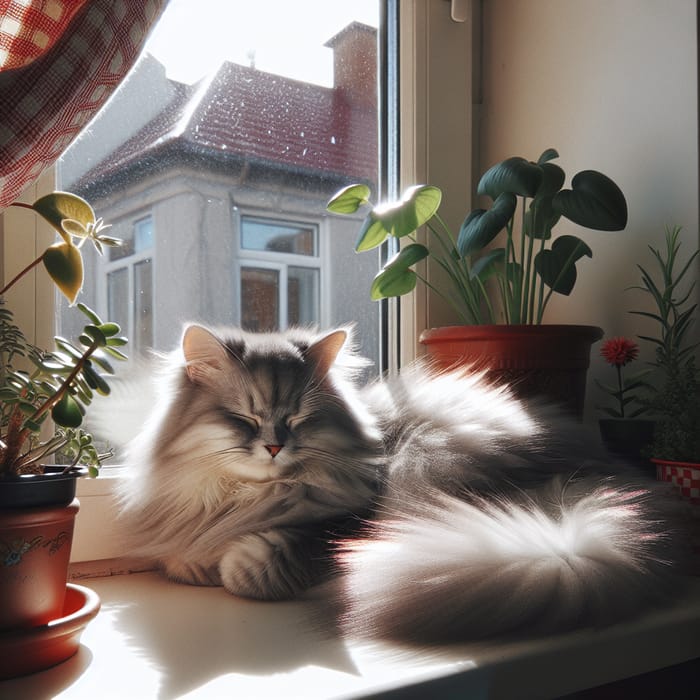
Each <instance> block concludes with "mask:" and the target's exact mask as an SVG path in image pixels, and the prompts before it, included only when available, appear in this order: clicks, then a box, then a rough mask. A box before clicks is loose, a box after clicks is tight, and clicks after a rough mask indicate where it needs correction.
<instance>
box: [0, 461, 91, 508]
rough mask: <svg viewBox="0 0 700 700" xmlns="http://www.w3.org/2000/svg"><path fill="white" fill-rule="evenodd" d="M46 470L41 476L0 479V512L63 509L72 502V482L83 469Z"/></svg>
mask: <svg viewBox="0 0 700 700" xmlns="http://www.w3.org/2000/svg"><path fill="white" fill-rule="evenodd" d="M64 470H65V467H63V466H46V467H44V473H43V474H23V475H21V476H13V477H2V478H0V508H42V507H45V506H66V505H68V504H69V503H70V502H71V501H72V500H73V499H74V498H75V491H76V479H77V478H78V477H81V476H86V475H87V474H88V469H87V467H72V468H71V469H70V470H68V471H67V472H66V471H64Z"/></svg>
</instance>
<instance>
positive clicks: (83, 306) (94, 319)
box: [77, 302, 102, 326]
mask: <svg viewBox="0 0 700 700" xmlns="http://www.w3.org/2000/svg"><path fill="white" fill-rule="evenodd" d="M77 307H78V309H80V311H82V312H83V313H84V314H85V315H86V316H87V317H88V318H89V319H90V322H91V323H92V324H94V325H95V326H100V325H102V319H101V318H100V317H99V316H98V315H97V314H96V313H95V312H94V311H93V310H92V309H91V308H90V307H89V306H88V305H87V304H83V303H82V302H78V304H77Z"/></svg>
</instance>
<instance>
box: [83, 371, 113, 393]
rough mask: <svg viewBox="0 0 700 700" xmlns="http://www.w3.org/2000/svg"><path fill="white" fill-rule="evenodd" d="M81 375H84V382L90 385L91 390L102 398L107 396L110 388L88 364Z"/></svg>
mask: <svg viewBox="0 0 700 700" xmlns="http://www.w3.org/2000/svg"><path fill="white" fill-rule="evenodd" d="M83 374H84V375H85V380H86V381H87V383H88V384H89V385H90V388H91V389H94V390H95V391H96V392H97V393H98V394H102V396H109V394H110V391H111V390H110V388H109V384H107V382H106V381H105V380H104V379H103V378H102V377H101V376H100V374H99V373H98V372H96V371H95V370H94V368H93V367H92V366H91V365H90V364H86V365H85V367H84V368H83Z"/></svg>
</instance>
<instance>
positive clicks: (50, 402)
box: [30, 340, 100, 421]
mask: <svg viewBox="0 0 700 700" xmlns="http://www.w3.org/2000/svg"><path fill="white" fill-rule="evenodd" d="M99 347H100V346H99V344H98V343H97V341H96V340H93V341H92V343H91V344H90V346H89V347H88V349H87V350H86V351H85V352H84V353H83V354H82V356H81V357H80V359H79V360H78V361H77V362H76V363H75V367H73V370H72V371H71V373H70V374H69V375H68V376H67V377H66V378H65V379H64V380H63V383H62V384H61V386H59V387H58V389H57V390H56V392H55V393H54V395H53V396H50V397H49V398H48V399H46V401H45V402H44V403H43V404H42V405H41V406H39V408H37V410H36V411H35V412H34V415H33V416H32V417H31V418H30V420H31V421H36V420H37V419H38V418H40V417H41V416H43V415H44V413H46V412H47V411H49V410H51V409H52V408H53V407H54V406H55V405H56V404H57V403H58V402H59V401H60V400H61V399H62V398H63V395H64V394H65V393H66V391H68V389H69V388H70V385H71V384H72V383H73V380H74V379H75V378H76V377H77V376H78V374H80V371H81V370H82V369H83V367H84V366H85V363H86V362H87V361H88V359H90V356H91V355H92V354H93V353H94V352H95V351H96V350H97V349H98V348H99Z"/></svg>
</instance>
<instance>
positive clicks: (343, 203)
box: [326, 185, 370, 214]
mask: <svg viewBox="0 0 700 700" xmlns="http://www.w3.org/2000/svg"><path fill="white" fill-rule="evenodd" d="M369 195H370V189H369V187H367V185H348V186H347V187H344V188H343V189H342V190H340V192H337V193H336V194H335V195H333V197H331V199H330V201H329V202H328V204H327V205H326V209H327V210H328V211H331V212H334V213H335V214H354V213H355V212H356V211H357V210H358V209H359V208H360V207H361V206H362V205H364V204H367V203H368V202H369Z"/></svg>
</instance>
